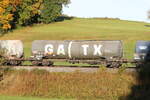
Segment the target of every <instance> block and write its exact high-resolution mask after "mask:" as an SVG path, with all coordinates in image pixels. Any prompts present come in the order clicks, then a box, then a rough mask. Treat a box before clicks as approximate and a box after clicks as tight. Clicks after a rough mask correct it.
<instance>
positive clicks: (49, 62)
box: [42, 60, 53, 66]
mask: <svg viewBox="0 0 150 100" xmlns="http://www.w3.org/2000/svg"><path fill="white" fill-rule="evenodd" d="M42 65H43V66H52V65H53V62H52V61H47V60H43V61H42Z"/></svg>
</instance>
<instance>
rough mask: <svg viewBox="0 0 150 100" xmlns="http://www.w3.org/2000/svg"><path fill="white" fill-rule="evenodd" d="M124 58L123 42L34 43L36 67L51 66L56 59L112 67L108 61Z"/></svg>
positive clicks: (49, 41)
mask: <svg viewBox="0 0 150 100" xmlns="http://www.w3.org/2000/svg"><path fill="white" fill-rule="evenodd" d="M122 56H123V46H122V42H121V41H93V40H67V41H60V40H35V41H33V42H32V58H33V59H35V61H33V64H34V65H40V64H41V65H50V64H52V60H54V59H57V60H58V59H59V60H60V59H65V60H67V61H68V62H70V63H80V62H82V63H89V64H102V63H105V64H107V66H110V65H112V64H111V63H107V62H106V61H108V60H114V59H121V58H122ZM46 59H48V60H51V62H50V61H48V60H46ZM38 60H39V61H38ZM40 60H42V61H41V62H40ZM115 66H120V64H118V63H116V64H115Z"/></svg>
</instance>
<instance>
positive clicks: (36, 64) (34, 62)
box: [32, 61, 41, 66]
mask: <svg viewBox="0 0 150 100" xmlns="http://www.w3.org/2000/svg"><path fill="white" fill-rule="evenodd" d="M40 64H41V63H40V62H39V61H32V65H34V66H39V65H40Z"/></svg>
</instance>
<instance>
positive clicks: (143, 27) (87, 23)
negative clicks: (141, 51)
mask: <svg viewBox="0 0 150 100" xmlns="http://www.w3.org/2000/svg"><path fill="white" fill-rule="evenodd" d="M149 26H150V24H149V23H144V22H133V21H122V20H118V19H102V18H93V19H82V18H73V19H71V20H65V21H62V22H56V23H52V24H48V25H42V24H41V25H33V26H30V27H24V28H19V29H16V30H14V31H13V32H9V33H8V34H5V35H2V36H1V37H0V39H19V40H23V42H24V44H25V52H26V55H28V56H29V55H30V53H31V52H30V47H31V42H32V41H33V40H122V41H123V43H124V53H125V57H128V58H132V56H133V52H134V44H135V42H136V41H137V40H150V27H149Z"/></svg>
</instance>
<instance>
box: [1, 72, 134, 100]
mask: <svg viewBox="0 0 150 100" xmlns="http://www.w3.org/2000/svg"><path fill="white" fill-rule="evenodd" d="M136 84H137V83H136V77H135V76H134V75H132V74H127V73H122V74H119V73H116V74H113V73H107V72H105V70H104V69H102V70H100V71H99V72H98V73H80V72H74V73H49V72H47V71H44V70H37V69H36V70H32V71H31V72H29V71H26V70H20V71H15V70H14V71H13V70H12V71H7V73H5V74H4V80H2V81H1V82H0V94H1V95H14V96H25V97H43V98H60V100H61V98H67V99H66V100H68V99H69V98H73V99H77V100H119V97H121V96H125V95H127V94H129V93H130V92H131V90H130V88H131V86H133V85H136ZM0 98H1V97H0ZM8 98H9V97H8ZM17 98H19V97H17ZM29 100H30V98H29ZM33 100H34V98H33ZM37 100H38V99H37ZM39 100H42V99H39ZM56 100H57V99H56ZM58 100H59V99H58ZM64 100H65V99H64ZM69 100H70V99H69Z"/></svg>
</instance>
